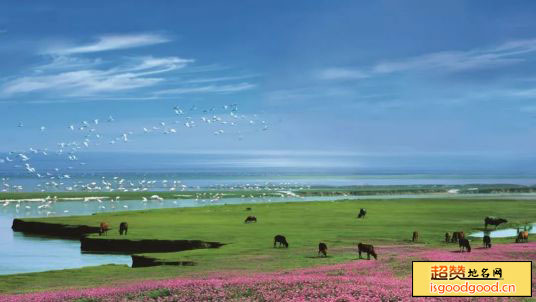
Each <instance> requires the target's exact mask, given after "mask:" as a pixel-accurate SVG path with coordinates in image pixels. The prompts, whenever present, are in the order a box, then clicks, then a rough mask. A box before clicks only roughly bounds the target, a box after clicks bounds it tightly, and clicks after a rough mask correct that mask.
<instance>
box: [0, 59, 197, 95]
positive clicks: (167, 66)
mask: <svg viewBox="0 0 536 302" xmlns="http://www.w3.org/2000/svg"><path fill="white" fill-rule="evenodd" d="M135 60H136V64H130V65H128V66H119V67H113V68H109V69H80V70H72V71H61V72H57V73H51V74H45V75H37V76H24V77H20V78H17V79H15V80H11V81H8V82H7V83H5V84H4V85H3V86H2V87H1V89H0V92H1V93H2V94H4V95H7V96H11V95H14V94H18V93H29V92H36V91H55V90H58V91H61V92H62V93H63V94H65V95H70V96H87V95H94V94H98V93H105V92H116V91H121V90H128V89H135V88H142V87H148V86H153V85H155V84H157V83H160V82H162V81H163V80H164V79H163V78H159V77H148V75H156V74H161V73H166V72H170V71H173V70H176V69H179V68H183V67H185V66H186V64H188V63H189V62H191V60H186V59H181V58H178V57H165V58H155V57H144V58H136V59H135ZM62 62H63V61H62ZM60 65H61V66H65V64H64V63H60ZM67 65H72V64H67ZM46 66H48V64H47V65H46Z"/></svg>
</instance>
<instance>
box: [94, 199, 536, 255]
mask: <svg viewBox="0 0 536 302" xmlns="http://www.w3.org/2000/svg"><path fill="white" fill-rule="evenodd" d="M246 211H251V208H246ZM366 215H367V210H366V209H363V208H362V209H360V210H359V213H358V215H357V218H358V219H362V218H365V216H366ZM256 222H257V217H255V216H251V215H250V216H247V217H246V219H245V220H244V223H256ZM507 222H508V221H507V220H506V219H503V218H495V217H486V218H485V219H484V228H485V229H487V228H488V225H493V226H495V228H497V226H499V225H500V224H503V223H507ZM109 230H110V226H109V225H108V223H106V222H101V223H100V226H99V236H102V235H107V233H108V231H109ZM127 233H128V223H127V222H121V223H120V224H119V235H127ZM528 237H529V232H528V231H527V230H523V231H520V230H519V229H518V232H517V237H516V242H528ZM418 240H419V232H417V231H414V232H413V234H412V239H411V241H412V242H416V241H418ZM445 243H458V244H459V247H460V252H471V244H470V242H469V240H468V239H467V238H465V233H464V232H462V231H457V232H452V234H450V233H449V232H447V233H445ZM277 244H279V247H285V248H288V246H289V244H288V241H287V239H286V238H285V236H283V235H276V236H275V237H274V248H275V247H276V246H277ZM483 245H484V248H491V237H490V236H489V235H488V234H485V236H484V237H483ZM327 250H328V246H327V244H325V243H324V242H320V243H319V244H318V255H323V256H324V257H327ZM357 252H358V254H359V258H361V255H362V253H366V254H367V259H370V256H371V255H372V256H373V257H374V259H377V258H378V255H377V253H376V252H375V250H374V246H372V245H370V244H364V243H359V244H358V245H357Z"/></svg>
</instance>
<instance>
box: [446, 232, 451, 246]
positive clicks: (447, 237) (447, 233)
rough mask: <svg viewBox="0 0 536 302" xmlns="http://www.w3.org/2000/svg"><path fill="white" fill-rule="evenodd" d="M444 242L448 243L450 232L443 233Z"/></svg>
mask: <svg viewBox="0 0 536 302" xmlns="http://www.w3.org/2000/svg"><path fill="white" fill-rule="evenodd" d="M445 242H446V243H449V242H450V234H449V232H446V233H445Z"/></svg>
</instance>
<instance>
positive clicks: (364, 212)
mask: <svg viewBox="0 0 536 302" xmlns="http://www.w3.org/2000/svg"><path fill="white" fill-rule="evenodd" d="M365 215H367V210H366V209H360V210H359V214H357V218H365Z"/></svg>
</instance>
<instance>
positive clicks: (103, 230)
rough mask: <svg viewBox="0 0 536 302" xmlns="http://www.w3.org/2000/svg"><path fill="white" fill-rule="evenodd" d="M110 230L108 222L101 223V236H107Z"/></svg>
mask: <svg viewBox="0 0 536 302" xmlns="http://www.w3.org/2000/svg"><path fill="white" fill-rule="evenodd" d="M109 229H110V226H109V225H108V224H107V223H106V222H101V223H100V228H99V236H101V235H107V234H108V230H109Z"/></svg>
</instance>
